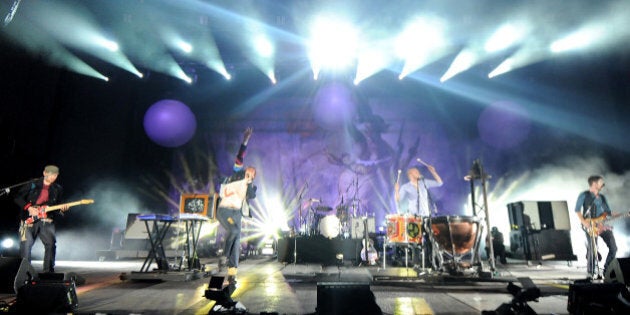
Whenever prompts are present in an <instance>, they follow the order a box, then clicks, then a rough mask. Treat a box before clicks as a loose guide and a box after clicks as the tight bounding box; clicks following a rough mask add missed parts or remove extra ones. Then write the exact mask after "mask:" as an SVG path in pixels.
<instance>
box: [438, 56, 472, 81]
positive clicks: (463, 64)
mask: <svg viewBox="0 0 630 315" xmlns="http://www.w3.org/2000/svg"><path fill="white" fill-rule="evenodd" d="M476 60H477V55H476V54H474V53H473V52H471V51H469V50H464V51H462V52H460V53H459V54H458V55H457V57H455V60H453V63H452V64H451V66H450V67H449V68H448V70H446V73H444V75H443V76H442V77H441V78H440V82H444V81H446V80H448V79H450V78H452V77H454V76H455V75H457V74H458V73H461V72H463V71H466V70H468V69H470V67H472V66H473V65H474V64H475V61H476Z"/></svg>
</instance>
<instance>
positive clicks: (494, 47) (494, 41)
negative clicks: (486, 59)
mask: <svg viewBox="0 0 630 315" xmlns="http://www.w3.org/2000/svg"><path fill="white" fill-rule="evenodd" d="M523 35H524V32H523V29H522V28H518V27H516V26H514V25H512V24H505V25H503V26H501V27H500V28H499V29H498V30H497V31H496V32H494V34H492V36H490V38H489V39H488V40H487V41H486V44H485V45H484V49H485V51H486V52H489V53H493V52H497V51H501V50H503V49H506V48H508V47H510V46H512V45H514V44H515V43H517V42H518V41H520V40H521V39H522V38H523Z"/></svg>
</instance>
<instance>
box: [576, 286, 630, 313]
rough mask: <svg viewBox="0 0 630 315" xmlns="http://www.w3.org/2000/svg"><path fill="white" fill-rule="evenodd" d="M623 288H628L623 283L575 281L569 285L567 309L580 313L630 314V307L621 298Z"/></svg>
mask: <svg viewBox="0 0 630 315" xmlns="http://www.w3.org/2000/svg"><path fill="white" fill-rule="evenodd" d="M623 290H627V289H626V286H625V285H624V284H623V283H591V282H582V283H578V282H575V283H574V284H572V285H570V286H569V299H568V301H567V311H569V313H570V314H580V315H581V314H584V315H590V314H600V315H604V314H628V307H627V306H624V303H622V302H621V301H620V300H619V295H620V294H619V293H622V291H623ZM613 310H614V311H613Z"/></svg>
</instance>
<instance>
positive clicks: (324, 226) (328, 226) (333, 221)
mask: <svg viewBox="0 0 630 315" xmlns="http://www.w3.org/2000/svg"><path fill="white" fill-rule="evenodd" d="M339 229H340V224H339V218H337V216H335V215H327V216H325V217H323V218H322V219H321V220H320V221H319V233H320V234H321V235H323V236H324V237H326V238H335V237H337V236H338V235H339Z"/></svg>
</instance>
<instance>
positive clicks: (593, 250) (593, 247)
mask: <svg viewBox="0 0 630 315" xmlns="http://www.w3.org/2000/svg"><path fill="white" fill-rule="evenodd" d="M594 205H595V198H593V201H592V202H591V204H590V205H589V206H588V209H586V212H584V215H586V216H588V218H589V223H590V228H591V229H590V231H586V232H587V233H588V237H589V239H590V241H591V244H590V247H591V256H590V257H589V258H588V259H590V260H591V266H592V267H593V270H591V278H593V279H595V278H596V277H597V278H599V260H598V259H597V253H598V250H597V235H596V233H595V226H594V224H593V219H594V214H595V211H592V210H593V206H594Z"/></svg>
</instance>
